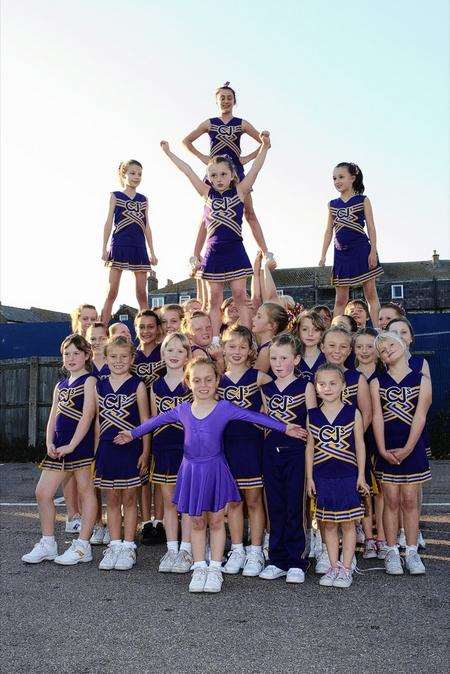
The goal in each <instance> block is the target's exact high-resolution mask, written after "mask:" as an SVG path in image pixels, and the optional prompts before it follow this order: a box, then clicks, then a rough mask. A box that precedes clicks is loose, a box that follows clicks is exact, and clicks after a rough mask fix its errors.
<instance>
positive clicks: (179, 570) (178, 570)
mask: <svg viewBox="0 0 450 674" xmlns="http://www.w3.org/2000/svg"><path fill="white" fill-rule="evenodd" d="M191 566H192V564H191V565H190V566H189V568H188V569H170V571H171V573H189V571H190V570H191Z"/></svg>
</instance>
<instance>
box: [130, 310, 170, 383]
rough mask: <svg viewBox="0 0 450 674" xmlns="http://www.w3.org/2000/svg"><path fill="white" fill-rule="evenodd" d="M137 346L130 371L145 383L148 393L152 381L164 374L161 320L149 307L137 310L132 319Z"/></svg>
mask: <svg viewBox="0 0 450 674" xmlns="http://www.w3.org/2000/svg"><path fill="white" fill-rule="evenodd" d="M134 327H135V329H136V336H137V338H138V340H139V346H138V348H137V349H136V354H135V356H134V361H133V367H132V371H133V373H134V374H136V375H137V376H138V377H140V378H141V379H142V380H143V382H144V383H145V387H146V389H147V392H148V394H149V395H150V387H151V385H152V384H153V382H154V381H156V380H157V379H158V377H161V376H162V375H164V374H165V365H164V362H163V359H162V356H161V344H159V339H160V336H161V320H160V318H159V316H158V314H155V312H154V311H152V310H151V309H145V310H144V311H139V313H138V314H136V318H135V319H134Z"/></svg>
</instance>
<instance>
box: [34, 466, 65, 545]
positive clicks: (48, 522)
mask: <svg viewBox="0 0 450 674" xmlns="http://www.w3.org/2000/svg"><path fill="white" fill-rule="evenodd" d="M66 477H67V474H66V473H65V471H63V470H45V469H44V470H43V471H42V473H41V477H40V478H39V482H38V483H37V485H36V500H37V502H38V507H39V517H40V518H41V529H42V535H43V536H53V535H54V533H55V517H56V509H55V504H54V503H53V499H54V497H55V494H56V492H57V491H58V487H59V485H60V484H61V483H62V482H63V480H64V479H65V478H66Z"/></svg>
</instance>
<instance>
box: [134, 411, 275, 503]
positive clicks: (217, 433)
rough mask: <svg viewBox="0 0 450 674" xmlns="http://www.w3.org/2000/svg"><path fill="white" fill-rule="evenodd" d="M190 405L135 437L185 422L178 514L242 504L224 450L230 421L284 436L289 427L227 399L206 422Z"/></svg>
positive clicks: (148, 425)
mask: <svg viewBox="0 0 450 674" xmlns="http://www.w3.org/2000/svg"><path fill="white" fill-rule="evenodd" d="M191 404H192V403H190V402H185V403H182V404H181V405H178V407H175V408H174V409H172V410H168V411H167V412H163V413H162V414H158V416H156V417H153V419H149V420H148V421H146V422H144V423H143V424H142V425H141V426H138V427H137V428H135V429H134V430H133V431H131V434H132V436H133V438H140V437H141V436H142V435H145V434H146V433H150V432H151V431H153V430H154V429H155V428H158V426H162V425H163V424H174V423H181V425H182V426H183V428H184V450H183V452H184V453H183V461H182V462H181V466H180V470H179V472H178V477H177V484H176V487H175V493H174V496H173V502H174V503H176V504H177V508H178V511H179V512H181V513H188V514H189V515H191V516H199V515H201V514H202V513H203V512H217V511H218V510H222V508H224V507H225V506H226V504H227V503H229V502H230V501H240V500H241V498H240V496H239V490H238V487H237V484H236V482H235V480H234V478H233V476H232V474H231V472H230V469H229V467H228V464H227V462H226V459H225V455H224V451H223V432H224V430H225V427H226V425H227V424H228V422H229V421H248V422H250V423H253V424H260V425H261V426H264V427H265V428H270V429H272V430H274V431H278V432H280V433H283V432H284V431H285V429H286V425H285V424H284V423H282V422H280V421H277V420H275V419H271V418H270V417H268V416H267V415H266V414H261V413H260V412H250V411H249V410H245V409H243V408H241V407H238V406H237V405H233V403H230V402H228V401H227V400H219V402H218V403H217V405H216V406H215V408H214V409H213V410H212V412H210V413H209V414H208V415H207V416H206V417H205V418H204V419H197V417H195V416H194V415H193V414H192V410H191Z"/></svg>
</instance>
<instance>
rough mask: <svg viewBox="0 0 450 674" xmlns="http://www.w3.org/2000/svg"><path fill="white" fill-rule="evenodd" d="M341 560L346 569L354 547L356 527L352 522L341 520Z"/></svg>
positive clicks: (350, 561)
mask: <svg viewBox="0 0 450 674" xmlns="http://www.w3.org/2000/svg"><path fill="white" fill-rule="evenodd" d="M341 527H342V562H343V564H344V566H345V568H346V569H350V568H351V565H352V560H353V555H354V554H355V548H356V528H355V523H354V522H342V523H341Z"/></svg>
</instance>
